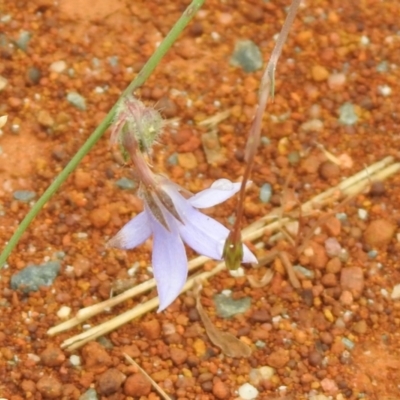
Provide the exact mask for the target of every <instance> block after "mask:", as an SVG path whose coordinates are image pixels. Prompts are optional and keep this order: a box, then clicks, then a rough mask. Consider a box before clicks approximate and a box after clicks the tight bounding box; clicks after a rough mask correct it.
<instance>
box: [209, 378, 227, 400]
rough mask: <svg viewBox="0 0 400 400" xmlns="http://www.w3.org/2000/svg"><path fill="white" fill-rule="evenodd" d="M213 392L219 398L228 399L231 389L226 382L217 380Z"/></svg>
mask: <svg viewBox="0 0 400 400" xmlns="http://www.w3.org/2000/svg"><path fill="white" fill-rule="evenodd" d="M212 393H213V395H214V396H215V397H216V398H217V399H228V398H229V396H230V393H231V391H230V390H229V387H228V386H227V385H226V384H225V383H224V382H222V381H220V380H217V381H216V382H215V383H214V384H213V387H212Z"/></svg>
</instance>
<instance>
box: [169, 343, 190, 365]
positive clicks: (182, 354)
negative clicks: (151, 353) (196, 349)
mask: <svg viewBox="0 0 400 400" xmlns="http://www.w3.org/2000/svg"><path fill="white" fill-rule="evenodd" d="M170 355H171V360H172V362H173V363H174V364H175V365H181V364H183V363H185V362H186V360H187V357H188V352H187V351H186V350H184V349H179V348H177V347H172V348H171V350H170Z"/></svg>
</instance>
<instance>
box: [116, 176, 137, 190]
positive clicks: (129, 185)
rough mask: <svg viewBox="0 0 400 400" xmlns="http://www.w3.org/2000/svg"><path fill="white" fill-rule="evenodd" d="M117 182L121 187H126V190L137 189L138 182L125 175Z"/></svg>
mask: <svg viewBox="0 0 400 400" xmlns="http://www.w3.org/2000/svg"><path fill="white" fill-rule="evenodd" d="M115 184H116V185H117V186H118V187H119V188H120V189H124V190H132V189H135V187H136V183H135V182H134V181H133V180H132V179H128V178H125V177H123V178H121V179H118V180H117V182H115Z"/></svg>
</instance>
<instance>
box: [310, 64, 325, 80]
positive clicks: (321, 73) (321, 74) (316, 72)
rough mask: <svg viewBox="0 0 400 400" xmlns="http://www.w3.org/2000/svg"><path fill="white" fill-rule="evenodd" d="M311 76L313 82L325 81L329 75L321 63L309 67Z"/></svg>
mask: <svg viewBox="0 0 400 400" xmlns="http://www.w3.org/2000/svg"><path fill="white" fill-rule="evenodd" d="M311 76H312V78H313V80H314V81H315V82H322V81H326V80H327V79H328V77H329V71H328V70H327V69H326V68H325V67H323V66H322V65H314V66H313V67H312V69H311Z"/></svg>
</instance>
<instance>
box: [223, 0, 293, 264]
mask: <svg viewBox="0 0 400 400" xmlns="http://www.w3.org/2000/svg"><path fill="white" fill-rule="evenodd" d="M300 1H301V0H292V3H291V5H290V8H289V12H288V14H287V16H286V20H285V22H284V24H283V27H282V30H281V32H280V33H279V36H278V39H277V41H276V44H275V47H274V49H273V50H272V53H271V56H270V58H269V61H268V65H267V67H266V69H265V71H264V74H263V77H262V80H261V85H260V91H259V95H258V106H257V110H256V113H255V116H254V119H253V122H252V124H251V128H250V133H249V138H248V140H247V143H246V149H245V161H246V163H247V164H246V169H245V171H244V174H243V179H242V184H241V186H240V192H239V200H238V206H237V209H236V220H235V224H234V226H233V228H232V230H231V232H230V234H229V236H228V238H227V240H226V244H225V246H226V247H225V248H226V249H227V251H226V254H224V256H230V257H231V259H235V257H234V254H233V253H234V252H235V251H236V252H237V251H238V249H240V248H241V246H242V243H241V229H242V217H243V211H244V201H245V192H246V186H247V182H248V181H249V179H250V175H251V171H252V169H253V165H254V158H255V155H256V153H257V149H258V145H259V143H260V136H261V123H262V117H263V114H264V111H265V108H266V107H267V103H268V97H269V94H270V93H272V97H273V96H274V86H275V84H274V81H275V69H276V65H277V63H278V60H279V56H280V55H281V53H282V48H283V45H284V44H285V42H286V39H287V37H288V34H289V31H290V28H291V26H292V25H293V21H294V18H295V16H296V13H297V9H298V7H299V5H300ZM228 249H231V250H228ZM229 259H230V258H229V257H227V258H225V262H226V265H227V267H228V268H229V269H235V268H236V267H237V263H236V266H235V265H234V263H233V262H231V263H229Z"/></svg>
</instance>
